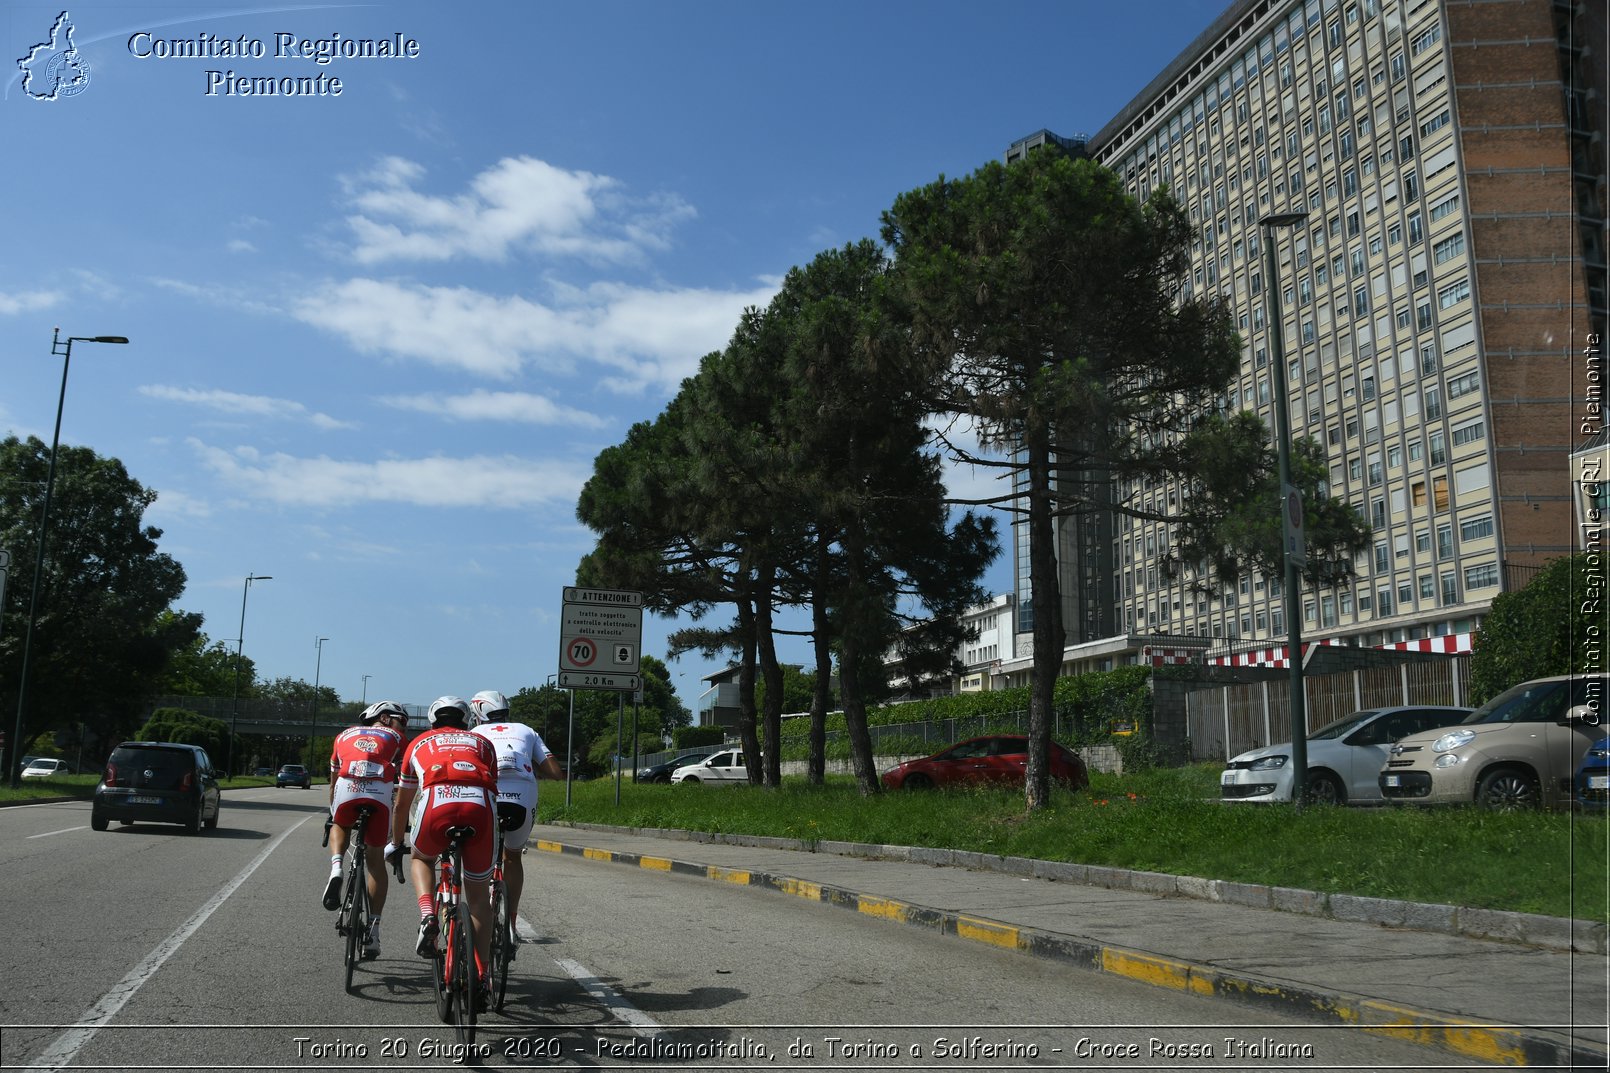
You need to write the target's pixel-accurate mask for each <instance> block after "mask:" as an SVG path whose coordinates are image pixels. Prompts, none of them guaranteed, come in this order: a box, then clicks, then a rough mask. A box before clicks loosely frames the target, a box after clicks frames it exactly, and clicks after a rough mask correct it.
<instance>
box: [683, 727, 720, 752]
mask: <svg viewBox="0 0 1610 1073" xmlns="http://www.w3.org/2000/svg"><path fill="white" fill-rule="evenodd" d="M672 737H673V738H674V739H675V740H676V749H677V751H678V752H681V751H682V750H683V749H697V748H698V747H699V746H701V745H720V744H721V743H722V742H724V741H726V739H727V732H726V730H725V729H724V728H722V727H718V726H701V727H677V728H676V731H675V732H674V733H673V734H672Z"/></svg>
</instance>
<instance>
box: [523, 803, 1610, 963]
mask: <svg viewBox="0 0 1610 1073" xmlns="http://www.w3.org/2000/svg"><path fill="white" fill-rule="evenodd" d="M550 823H551V821H550ZM551 825H552V826H556V827H570V828H573V829H575V830H578V831H587V830H596V831H614V832H620V833H624V834H632V835H642V836H647V837H652V838H665V839H672V840H675V841H681V842H711V843H716V844H719V845H728V846H755V847H757V848H761V849H786V850H795V851H798V852H802V853H835V854H838V855H840V856H845V857H867V858H871V859H874V860H891V861H910V862H912V863H916V864H931V865H936V866H942V867H950V868H971V869H976V870H980V871H991V872H1005V873H1008V874H1010V875H1022V876H1033V877H1034V878H1036V879H1048V880H1053V881H1060V882H1066V883H1084V884H1086V885H1089V886H1096V887H1107V888H1110V889H1113V890H1134V891H1143V892H1145V893H1148V894H1161V895H1167V896H1171V897H1180V898H1197V899H1200V900H1202V901H1209V902H1225V903H1227V904H1231V905H1245V906H1249V907H1251V908H1253V909H1272V910H1275V911H1276V912H1282V913H1302V914H1306V915H1308V916H1317V917H1325V918H1328V919H1331V920H1342V921H1348V922H1352V923H1363V924H1378V925H1380V926H1382V927H1388V928H1409V929H1412V930H1414V931H1430V932H1441V933H1442V934H1445V935H1460V936H1464V937H1465V938H1468V939H1489V940H1496V941H1501V942H1513V943H1521V944H1524V945H1526V946H1537V947H1543V948H1545V949H1549V950H1574V951H1576V952H1577V953H1588V954H1605V953H1610V928H1607V927H1606V926H1605V925H1604V924H1601V923H1598V922H1596V921H1591V920H1573V919H1570V918H1567V917H1551V916H1542V915H1540V914H1536V913H1514V912H1509V911H1507V910H1502V909H1475V908H1471V907H1469V906H1456V905H1430V904H1426V903H1424V902H1406V901H1400V900H1398V899H1395V898H1366V897H1362V896H1360V895H1355V894H1327V893H1325V892H1323V891H1313V890H1297V889H1295V888H1291V887H1271V886H1265V885H1264V884H1261V883H1233V882H1230V881H1228V880H1222V879H1201V878H1198V877H1195V876H1176V875H1171V874H1168V873H1166V872H1138V871H1134V870H1131V869H1128V868H1107V867H1103V866H1101V865H1092V864H1070V863H1066V862H1063V861H1043V860H1039V859H1036V858H1032V857H1002V856H999V855H997V854H993V853H973V852H970V851H966V850H953V849H928V848H924V847H921V846H883V845H877V844H874V843H870V842H834V841H829V840H825V839H824V840H822V841H819V842H815V843H811V842H806V841H803V840H801V839H797V838H776V837H772V836H767V835H741V834H716V833H710V832H707V831H685V830H681V829H679V828H658V827H641V828H639V827H614V826H611V825H609V824H602V823H551Z"/></svg>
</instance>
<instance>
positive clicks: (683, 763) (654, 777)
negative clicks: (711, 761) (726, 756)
mask: <svg viewBox="0 0 1610 1073" xmlns="http://www.w3.org/2000/svg"><path fill="white" fill-rule="evenodd" d="M715 751H716V750H715V749H698V750H695V751H694V752H691V753H683V754H682V755H681V756H678V757H676V758H675V759H672V760H666V761H663V762H661V763H658V764H653V765H650V766H649V767H640V768H638V769H637V781H638V782H670V781H671V773H672V772H673V771H675V770H676V769H677V768H679V767H688V766H689V765H691V764H697V763H698V762H699V761H701V760H704V759H705V758H707V757H708V756H710V754H712V753H714V752H715Z"/></svg>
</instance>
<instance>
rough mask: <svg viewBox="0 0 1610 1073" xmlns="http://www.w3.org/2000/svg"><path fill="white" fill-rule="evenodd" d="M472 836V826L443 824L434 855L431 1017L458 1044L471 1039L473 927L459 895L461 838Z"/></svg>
mask: <svg viewBox="0 0 1610 1073" xmlns="http://www.w3.org/2000/svg"><path fill="white" fill-rule="evenodd" d="M473 837H475V828H473V827H462V826H457V827H449V828H448V829H447V848H446V849H445V850H443V851H442V852H441V854H440V855H438V856H437V858H436V899H435V911H436V925H437V928H438V929H439V930H438V931H437V941H436V957H435V962H434V967H435V971H434V972H433V973H432V976H433V977H434V979H435V983H436V1016H437V1017H439V1018H441V1020H442V1023H443V1024H450V1025H452V1026H453V1030H454V1033H455V1034H456V1035H457V1037H458V1042H460V1043H465V1044H468V1043H474V1042H475V998H476V995H475V991H476V989H477V988H478V987H479V986H480V981H479V979H477V977H476V972H475V941H474V936H475V932H474V929H473V926H472V925H471V923H470V903H469V899H468V898H466V897H465V896H464V887H463V884H462V880H461V878H460V877H461V876H463V874H464V843H466V842H468V841H469V840H470V839H471V838H473Z"/></svg>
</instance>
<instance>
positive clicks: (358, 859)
mask: <svg viewBox="0 0 1610 1073" xmlns="http://www.w3.org/2000/svg"><path fill="white" fill-rule="evenodd" d="M373 814H374V809H372V808H369V807H367V806H365V807H363V808H360V809H359V810H358V818H357V821H356V822H354V823H353V825H352V828H351V830H350V831H348V832H347V860H346V867H345V871H346V878H345V880H344V881H343V883H342V889H343V891H344V893H343V894H342V896H341V909H340V911H339V912H338V913H336V915H335V932H336V934H337V935H340V936H342V937H343V938H344V939H346V948H345V949H346V952H345V954H344V956H343V961H344V964H345V965H346V970H347V991H348V993H350V992H351V991H352V974H353V970H355V969H356V968H357V967H358V962H360V961H363V960H366V957H367V956H366V955H365V954H364V950H363V943H364V939H365V938H367V937H368V935H369V927H370V924H371V920H372V918H371V914H370V912H369V880H368V847H367V846H366V845H365V843H364V828H366V827H367V826H368V825H369V817H370V816H371V815H373ZM333 822H334V821H332V820H325V821H324V844H325V845H327V846H328V845H329V844H330V827H331V826H332V824H333Z"/></svg>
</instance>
